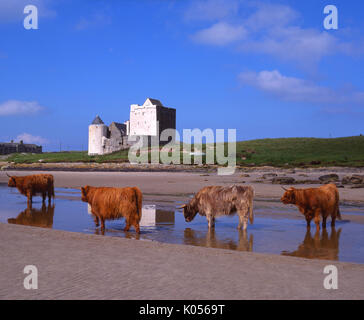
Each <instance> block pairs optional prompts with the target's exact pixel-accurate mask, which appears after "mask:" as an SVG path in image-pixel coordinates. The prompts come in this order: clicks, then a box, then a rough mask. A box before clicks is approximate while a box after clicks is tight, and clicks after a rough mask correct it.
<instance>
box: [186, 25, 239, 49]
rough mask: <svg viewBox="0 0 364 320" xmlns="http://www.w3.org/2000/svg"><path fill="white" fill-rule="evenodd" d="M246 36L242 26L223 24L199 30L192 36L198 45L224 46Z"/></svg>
mask: <svg viewBox="0 0 364 320" xmlns="http://www.w3.org/2000/svg"><path fill="white" fill-rule="evenodd" d="M245 36H246V30H245V28H244V27H242V26H233V25H230V24H227V23H224V22H219V23H216V24H214V25H212V26H211V27H210V28H207V29H204V30H201V31H199V32H197V33H196V34H194V35H193V36H192V38H193V40H194V41H196V42H199V43H204V44H212V45H217V46H224V45H227V44H230V43H233V42H236V41H238V40H241V39H243V38H244V37H245Z"/></svg>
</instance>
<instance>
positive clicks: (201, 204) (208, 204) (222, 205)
mask: <svg viewBox="0 0 364 320" xmlns="http://www.w3.org/2000/svg"><path fill="white" fill-rule="evenodd" d="M253 198H254V190H253V188H252V187H250V186H237V185H232V186H227V187H221V186H209V187H204V188H202V189H201V190H200V191H199V192H198V193H197V194H196V195H195V196H194V198H193V199H192V200H191V201H190V202H189V203H187V204H184V205H183V206H181V207H180V208H183V214H184V217H185V220H186V222H190V221H192V220H193V219H194V217H195V216H196V214H197V213H199V214H200V215H201V216H206V219H207V221H208V225H209V228H213V227H215V218H216V217H219V216H223V215H233V214H235V213H236V212H237V213H238V215H239V226H238V229H241V227H242V226H243V229H244V230H246V229H247V226H248V219H249V220H250V223H253V220H254V215H253Z"/></svg>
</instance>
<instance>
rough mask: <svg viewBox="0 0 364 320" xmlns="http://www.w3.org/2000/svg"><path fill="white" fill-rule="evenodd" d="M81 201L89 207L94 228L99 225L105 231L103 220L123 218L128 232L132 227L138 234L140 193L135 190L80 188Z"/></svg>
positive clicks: (140, 211)
mask: <svg viewBox="0 0 364 320" xmlns="http://www.w3.org/2000/svg"><path fill="white" fill-rule="evenodd" d="M81 192H82V201H84V202H87V203H89V204H90V205H91V213H92V215H93V216H94V221H95V224H96V227H98V226H99V225H100V221H101V230H102V231H104V230H105V220H114V219H119V218H122V217H124V218H125V220H126V226H125V228H124V231H128V230H129V229H130V226H134V228H135V231H136V232H137V233H140V227H139V222H140V219H141V217H142V201H143V196H142V192H141V191H140V190H139V189H138V188H137V187H134V188H110V187H91V186H85V187H83V188H81Z"/></svg>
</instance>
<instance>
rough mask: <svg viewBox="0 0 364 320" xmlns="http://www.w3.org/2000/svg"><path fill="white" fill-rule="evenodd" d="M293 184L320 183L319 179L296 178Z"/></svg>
mask: <svg viewBox="0 0 364 320" xmlns="http://www.w3.org/2000/svg"><path fill="white" fill-rule="evenodd" d="M295 184H321V181H319V180H296V182H295Z"/></svg>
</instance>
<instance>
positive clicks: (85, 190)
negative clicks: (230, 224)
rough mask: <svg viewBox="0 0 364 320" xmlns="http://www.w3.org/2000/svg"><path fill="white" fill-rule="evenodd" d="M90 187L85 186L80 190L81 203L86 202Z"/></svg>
mask: <svg viewBox="0 0 364 320" xmlns="http://www.w3.org/2000/svg"><path fill="white" fill-rule="evenodd" d="M89 189H90V187H89V186H85V187H82V188H81V199H82V201H83V202H88V192H89Z"/></svg>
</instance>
